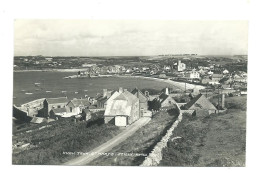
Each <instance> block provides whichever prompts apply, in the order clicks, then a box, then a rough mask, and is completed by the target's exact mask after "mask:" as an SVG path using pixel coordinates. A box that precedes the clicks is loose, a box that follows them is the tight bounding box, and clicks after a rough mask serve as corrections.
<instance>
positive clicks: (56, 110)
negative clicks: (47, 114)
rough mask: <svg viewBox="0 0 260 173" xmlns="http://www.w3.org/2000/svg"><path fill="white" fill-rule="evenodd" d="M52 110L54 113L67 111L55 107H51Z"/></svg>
mask: <svg viewBox="0 0 260 173" xmlns="http://www.w3.org/2000/svg"><path fill="white" fill-rule="evenodd" d="M52 111H53V112H54V113H64V112H67V111H66V109H65V108H56V109H52Z"/></svg>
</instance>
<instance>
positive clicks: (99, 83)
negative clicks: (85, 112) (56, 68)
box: [13, 71, 172, 106]
mask: <svg viewBox="0 0 260 173" xmlns="http://www.w3.org/2000/svg"><path fill="white" fill-rule="evenodd" d="M74 74H75V73H72V72H40V71H39V72H14V86H13V104H15V105H17V106H19V105H21V104H23V103H26V102H29V101H32V100H35V99H39V98H53V97H62V96H67V97H68V98H69V99H72V98H80V97H84V96H85V95H88V96H92V97H93V96H95V95H96V94H97V93H102V90H103V89H104V88H107V89H111V90H112V89H118V88H119V87H123V88H126V89H128V90H131V89H133V88H135V87H138V88H139V89H143V88H151V89H158V90H160V89H162V88H164V87H172V85H169V84H168V83H166V82H158V81H154V80H149V79H140V78H129V77H128V78H122V77H120V78H118V77H100V78H74V79H63V78H64V77H66V76H70V75H74ZM35 83H36V84H35ZM26 93H31V94H26Z"/></svg>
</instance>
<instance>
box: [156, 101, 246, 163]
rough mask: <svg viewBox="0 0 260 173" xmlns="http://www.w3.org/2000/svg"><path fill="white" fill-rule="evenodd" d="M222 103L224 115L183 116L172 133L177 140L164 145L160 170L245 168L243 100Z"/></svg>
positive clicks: (244, 112)
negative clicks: (163, 167) (162, 168)
mask: <svg viewBox="0 0 260 173" xmlns="http://www.w3.org/2000/svg"><path fill="white" fill-rule="evenodd" d="M226 102H227V103H229V104H227V106H228V108H229V109H228V111H227V112H226V113H222V114H219V115H215V114H212V115H211V116H208V117H204V118H194V117H187V116H184V118H183V121H182V122H181V123H180V124H179V125H178V128H177V129H175V131H174V132H173V137H176V136H180V137H181V138H180V139H176V140H173V141H170V142H168V147H166V148H165V149H164V150H163V159H162V161H161V163H160V166H217V167H220V166H221V167H222V166H229V167H230V166H245V146H246V111H245V110H246V97H230V98H227V100H226ZM234 108H235V109H234Z"/></svg>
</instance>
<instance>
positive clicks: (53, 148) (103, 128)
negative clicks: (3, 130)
mask: <svg viewBox="0 0 260 173" xmlns="http://www.w3.org/2000/svg"><path fill="white" fill-rule="evenodd" d="M48 125H49V127H46V128H43V129H40V130H39V129H38V130H36V129H35V127H33V131H31V132H30V133H26V132H21V133H17V134H16V135H15V136H13V144H16V143H18V142H23V143H24V144H28V143H29V147H27V149H25V150H21V151H18V152H17V149H16V150H13V157H12V160H13V164H16V165H20V164H22V165H46V164H48V165H56V164H61V163H64V162H66V161H68V160H69V159H72V158H74V157H77V156H74V155H68V154H64V153H63V152H79V151H81V152H82V151H83V152H88V151H90V150H92V149H93V148H95V147H96V146H99V145H101V144H103V143H105V142H106V141H108V140H109V139H111V138H112V137H113V136H115V135H117V134H119V133H120V132H121V131H122V130H121V129H119V128H118V127H117V126H114V125H111V124H104V123H103V117H102V116H100V115H97V116H96V117H92V119H90V120H89V121H87V122H74V121H73V119H70V118H68V119H63V120H59V121H54V122H51V123H49V124H48ZM27 130H29V129H27Z"/></svg>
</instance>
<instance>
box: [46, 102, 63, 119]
mask: <svg viewBox="0 0 260 173" xmlns="http://www.w3.org/2000/svg"><path fill="white" fill-rule="evenodd" d="M66 104H67V103H54V104H49V103H48V102H47V101H46V100H45V101H44V102H43V107H44V112H45V113H44V114H45V117H48V116H49V115H50V111H51V110H52V109H53V108H54V109H55V108H58V107H60V108H63V107H66Z"/></svg>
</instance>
